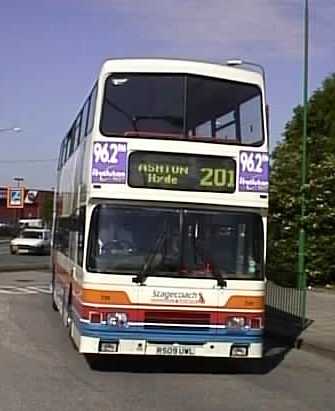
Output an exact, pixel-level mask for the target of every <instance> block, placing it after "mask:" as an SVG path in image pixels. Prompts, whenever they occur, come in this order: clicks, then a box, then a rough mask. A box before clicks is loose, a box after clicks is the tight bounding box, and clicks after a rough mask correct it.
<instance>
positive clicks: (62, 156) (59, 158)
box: [58, 140, 65, 170]
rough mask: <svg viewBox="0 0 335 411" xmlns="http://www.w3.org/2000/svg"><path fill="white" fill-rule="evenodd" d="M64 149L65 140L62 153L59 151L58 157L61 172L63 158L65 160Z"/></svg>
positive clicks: (61, 149)
mask: <svg viewBox="0 0 335 411" xmlns="http://www.w3.org/2000/svg"><path fill="white" fill-rule="evenodd" d="M64 147H65V140H63V141H62V144H61V147H60V151H59V157H58V170H60V169H61V168H62V166H63V163H64V161H63V158H64Z"/></svg>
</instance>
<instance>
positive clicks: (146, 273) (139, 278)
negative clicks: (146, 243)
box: [132, 227, 167, 285]
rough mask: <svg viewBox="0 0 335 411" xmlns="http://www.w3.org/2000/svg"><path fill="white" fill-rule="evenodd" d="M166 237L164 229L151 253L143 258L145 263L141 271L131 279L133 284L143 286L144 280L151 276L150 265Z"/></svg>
mask: <svg viewBox="0 0 335 411" xmlns="http://www.w3.org/2000/svg"><path fill="white" fill-rule="evenodd" d="M166 236H167V230H166V227H165V229H164V230H163V231H162V232H161V233H160V234H159V236H158V237H157V240H156V242H155V245H154V247H153V249H152V251H151V252H150V253H149V254H148V255H147V257H146V258H145V262H144V265H143V268H142V270H141V271H140V272H139V273H137V275H136V277H134V278H133V280H132V281H133V283H137V284H140V285H143V284H144V282H145V280H146V278H147V277H148V276H149V275H150V274H151V272H152V270H151V269H152V264H153V262H154V260H155V258H156V256H157V254H158V252H159V251H160V249H161V246H162V244H163V242H164V241H165V239H166Z"/></svg>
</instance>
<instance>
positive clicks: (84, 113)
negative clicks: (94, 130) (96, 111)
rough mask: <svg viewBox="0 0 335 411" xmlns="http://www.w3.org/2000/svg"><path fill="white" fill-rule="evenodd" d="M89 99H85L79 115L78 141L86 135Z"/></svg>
mask: <svg viewBox="0 0 335 411" xmlns="http://www.w3.org/2000/svg"><path fill="white" fill-rule="evenodd" d="M88 110H89V100H88V99H87V100H86V102H85V104H84V107H83V110H82V115H81V127H80V141H82V140H83V138H84V137H85V136H86V134H87V133H86V129H87V121H88Z"/></svg>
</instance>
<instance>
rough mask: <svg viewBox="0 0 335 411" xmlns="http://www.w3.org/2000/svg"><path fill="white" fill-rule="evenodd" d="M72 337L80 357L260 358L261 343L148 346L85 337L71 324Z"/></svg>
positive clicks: (143, 342) (146, 343) (136, 341)
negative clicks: (99, 355) (102, 355)
mask: <svg viewBox="0 0 335 411" xmlns="http://www.w3.org/2000/svg"><path fill="white" fill-rule="evenodd" d="M71 337H72V339H73V341H74V343H75V345H76V346H77V348H78V351H79V352H80V353H83V354H112V355H113V354H114V355H122V354H124V355H151V356H152V355H154V356H155V355H157V356H182V357H191V356H195V357H224V358H262V355H263V343H262V341H261V340H260V341H250V342H246V341H243V342H241V341H239V339H238V338H237V339H236V341H229V342H224V341H223V342H218V341H213V342H211V341H206V342H203V343H192V342H185V343H167V342H162V343H161V342H156V341H155V342H151V341H147V340H142V339H121V338H120V339H110V338H99V337H91V336H84V335H81V334H80V331H79V330H78V328H77V327H76V326H75V325H74V324H72V327H71Z"/></svg>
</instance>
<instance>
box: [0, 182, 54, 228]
mask: <svg viewBox="0 0 335 411" xmlns="http://www.w3.org/2000/svg"><path fill="white" fill-rule="evenodd" d="M7 195H8V188H7V187H0V223H8V224H15V223H17V222H18V220H19V219H22V218H25V219H26V218H44V217H45V213H46V209H47V208H48V209H49V210H50V204H52V201H53V191H51V190H50V191H47V190H35V189H30V188H29V189H26V188H25V189H24V196H23V207H22V208H8V206H7Z"/></svg>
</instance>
